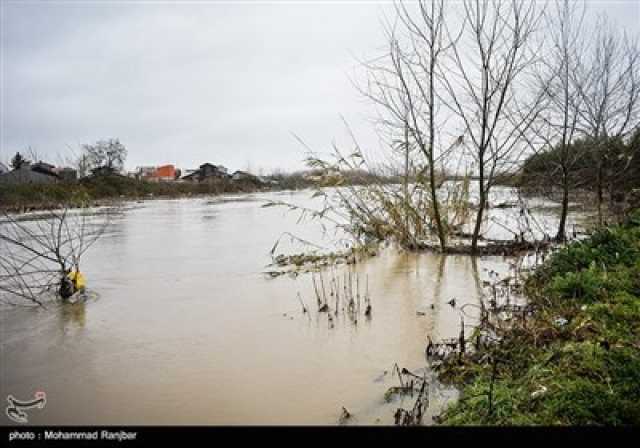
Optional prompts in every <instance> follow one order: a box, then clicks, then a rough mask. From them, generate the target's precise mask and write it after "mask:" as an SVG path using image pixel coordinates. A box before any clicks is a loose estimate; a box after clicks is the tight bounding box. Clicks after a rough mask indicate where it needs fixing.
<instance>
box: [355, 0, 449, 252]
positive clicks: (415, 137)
mask: <svg viewBox="0 0 640 448" xmlns="http://www.w3.org/2000/svg"><path fill="white" fill-rule="evenodd" d="M413 6H415V7H416V9H417V11H413V10H409V9H408V8H407V7H406V5H405V4H404V3H397V4H396V5H395V10H396V17H397V20H396V22H395V24H394V25H389V26H387V30H386V37H387V41H388V53H387V54H385V55H384V57H382V58H377V59H376V62H369V63H365V64H364V65H365V68H366V69H367V71H368V84H367V88H366V89H362V91H363V92H364V94H365V95H366V96H367V97H368V98H369V99H371V100H372V101H373V102H374V103H375V104H376V105H377V106H378V110H379V113H380V119H379V122H380V124H381V125H382V126H383V127H384V129H385V131H386V133H387V134H388V135H391V136H392V145H393V146H395V147H397V148H399V149H400V151H401V152H402V153H403V158H404V196H405V203H406V205H405V211H404V212H405V214H406V215H407V219H406V220H405V226H406V227H409V219H408V216H409V214H410V213H411V209H412V208H415V207H412V204H411V202H412V197H413V196H414V195H415V194H416V191H415V189H414V190H413V191H412V192H411V193H410V192H409V177H410V167H414V169H415V171H416V176H415V183H416V186H417V187H420V188H423V189H424V190H425V191H426V192H427V193H428V199H429V202H430V204H429V207H428V209H427V212H428V214H429V217H430V220H431V222H432V223H433V227H434V229H433V230H434V231H435V232H434V233H435V234H436V235H437V238H438V242H439V244H440V248H441V250H442V251H444V250H445V249H446V244H447V235H448V232H449V230H450V229H449V228H448V219H447V218H448V217H447V210H446V208H443V206H442V204H441V200H440V198H439V197H438V189H439V188H440V187H441V185H442V182H443V180H444V179H443V178H442V175H443V174H444V173H438V171H437V167H436V164H437V163H438V162H442V160H443V158H445V157H446V156H447V155H449V154H450V153H451V148H452V147H449V148H447V149H445V148H441V147H439V145H438V144H437V140H436V138H437V133H438V131H439V130H440V128H441V126H442V125H443V120H442V118H441V116H438V111H439V109H440V98H439V97H438V96H437V95H436V88H437V85H436V77H437V74H436V66H437V64H438V61H439V58H440V57H441V56H442V55H443V54H444V53H445V52H446V51H448V50H449V49H450V48H451V47H452V46H453V45H454V44H455V41H454V40H446V39H445V37H446V36H445V33H444V27H445V23H444V22H445V16H444V1H443V0H430V1H427V0H422V1H419V2H418V3H417V4H416V5H413ZM452 146H456V145H452ZM439 174H440V176H439ZM406 233H407V234H411V231H410V229H409V228H408V229H407V232H406Z"/></svg>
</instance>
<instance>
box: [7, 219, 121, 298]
mask: <svg viewBox="0 0 640 448" xmlns="http://www.w3.org/2000/svg"><path fill="white" fill-rule="evenodd" d="M115 211H116V209H97V210H92V209H90V208H80V209H69V208H66V207H65V208H62V209H60V210H56V211H52V212H47V213H45V214H42V215H30V216H23V215H11V214H7V213H4V214H2V215H0V299H2V300H3V301H4V302H6V303H10V304H14V305H16V304H27V305H28V304H32V305H39V306H44V304H45V303H46V301H47V298H48V297H49V298H50V297H55V296H56V295H57V293H58V287H59V285H60V281H61V279H62V278H63V277H64V276H66V273H67V272H69V271H70V270H74V271H77V272H80V267H81V260H82V257H83V256H84V255H85V253H86V252H87V250H88V249H89V248H91V246H92V245H93V244H94V243H95V242H96V241H97V240H98V239H99V238H100V237H101V236H102V235H103V234H104V232H105V230H106V229H107V226H108V225H109V223H110V221H111V217H112V216H113V214H114V212H115ZM16 298H17V299H19V302H18V303H16V302H14V299H16Z"/></svg>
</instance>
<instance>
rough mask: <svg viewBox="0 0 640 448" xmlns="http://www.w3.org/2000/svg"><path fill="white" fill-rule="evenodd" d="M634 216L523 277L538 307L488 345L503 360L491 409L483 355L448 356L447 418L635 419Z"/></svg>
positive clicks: (463, 421) (638, 328) (638, 342)
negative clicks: (456, 394)
mask: <svg viewBox="0 0 640 448" xmlns="http://www.w3.org/2000/svg"><path fill="white" fill-rule="evenodd" d="M639 218H640V212H638V211H636V212H635V213H633V214H631V215H630V216H629V219H628V220H627V224H625V225H623V226H618V227H613V228H609V229H605V230H602V231H599V232H597V233H595V234H594V235H593V236H592V237H590V238H588V239H587V240H585V241H582V242H577V243H573V244H572V245H570V246H568V247H565V248H563V249H561V250H560V251H558V252H557V253H555V254H554V255H553V256H552V257H551V259H550V260H548V261H547V263H546V264H545V265H544V266H542V267H541V268H539V269H538V270H537V272H536V273H535V274H534V275H533V276H532V277H530V278H529V280H528V281H527V290H528V291H529V292H530V295H531V297H530V300H531V301H533V302H534V303H536V304H537V305H538V306H539V309H538V311H537V312H536V313H535V315H534V316H533V317H532V318H531V319H530V320H529V321H528V322H527V324H526V326H524V325H515V326H513V327H512V328H511V329H510V330H508V331H507V332H506V334H505V335H504V337H503V338H502V341H501V343H500V344H499V345H494V346H490V347H488V348H486V349H485V351H486V352H487V353H488V354H491V355H492V356H496V357H497V358H499V359H500V360H501V362H500V364H498V366H499V368H498V370H497V375H496V378H495V382H494V384H493V412H492V413H491V414H490V415H489V413H488V408H489V394H488V391H489V389H490V386H491V379H492V366H491V364H490V363H489V362H487V361H486V359H487V357H486V356H485V357H483V356H479V355H482V353H479V354H475V356H473V357H471V356H469V357H468V358H467V359H465V360H464V361H459V360H457V361H456V362H449V363H445V365H444V368H443V370H442V372H441V375H440V376H441V378H443V379H449V380H450V381H453V382H455V383H457V384H459V385H460V386H461V388H462V399H461V400H459V401H458V402H457V403H455V404H454V405H452V406H450V407H449V408H448V409H447V410H446V412H445V413H444V414H443V415H442V416H441V421H442V422H443V423H444V424H453V425H470V424H472V425H477V424H492V425H638V424H640V219H639ZM558 317H563V318H565V319H567V323H566V324H564V326H562V325H560V326H559V325H558V324H556V323H555V321H556V319H557V318H558ZM462 379H464V382H462V381H461V380H462Z"/></svg>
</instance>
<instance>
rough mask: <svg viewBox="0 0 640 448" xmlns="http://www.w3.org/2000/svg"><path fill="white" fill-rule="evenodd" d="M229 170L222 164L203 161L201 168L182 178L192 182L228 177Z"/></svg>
mask: <svg viewBox="0 0 640 448" xmlns="http://www.w3.org/2000/svg"><path fill="white" fill-rule="evenodd" d="M229 177H230V176H229V174H228V170H227V169H226V168H225V167H224V166H222V165H214V164H212V163H203V164H202V165H200V168H199V169H197V170H195V171H193V172H191V173H189V174H187V175H186V176H184V177H183V178H182V179H183V180H186V181H191V182H205V181H215V180H224V179H228V178H229Z"/></svg>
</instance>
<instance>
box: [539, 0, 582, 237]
mask: <svg viewBox="0 0 640 448" xmlns="http://www.w3.org/2000/svg"><path fill="white" fill-rule="evenodd" d="M585 13H586V4H585V3H584V2H574V1H569V0H556V1H555V2H554V3H553V5H552V7H551V8H548V9H547V10H545V12H544V19H545V27H544V31H545V33H546V36H547V39H546V41H545V45H544V47H543V51H544V58H543V59H542V60H541V63H540V65H539V67H540V70H539V72H538V74H537V75H538V76H537V79H536V82H537V87H536V88H537V89H538V90H539V91H541V92H542V93H543V95H544V96H545V99H546V102H545V105H544V106H545V107H544V109H543V112H542V113H541V114H540V116H539V118H540V119H539V121H538V123H537V124H538V125H539V126H535V131H536V132H535V134H536V136H537V137H540V139H541V140H542V142H543V144H542V145H541V146H539V147H537V148H541V149H542V150H543V151H548V152H549V154H550V156H551V157H547V158H546V159H544V160H545V162H548V165H549V166H548V167H547V169H546V170H545V172H544V173H542V174H543V176H542V177H543V178H542V179H541V181H542V182H543V183H544V184H545V185H546V186H549V185H551V186H553V187H560V188H561V190H562V199H561V201H562V202H561V212H560V221H559V224H558V229H557V232H556V235H555V239H556V240H557V241H564V240H565V238H566V224H567V215H568V212H569V193H570V189H571V188H572V186H574V184H575V179H573V177H574V176H572V174H574V171H575V169H574V168H575V166H576V164H577V162H578V161H579V157H580V156H581V152H579V151H576V150H575V146H574V145H573V142H574V139H575V138H576V137H577V136H579V134H580V132H579V131H580V129H579V128H580V123H581V120H580V110H581V107H582V105H583V104H582V96H581V95H580V94H579V86H580V85H581V83H582V80H581V79H580V78H579V70H578V68H579V65H580V63H581V60H582V58H583V57H584V55H585V51H586V47H585V44H586V42H587V39H586V37H587V36H586V35H585V32H584V29H585V28H584V17H585Z"/></svg>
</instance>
